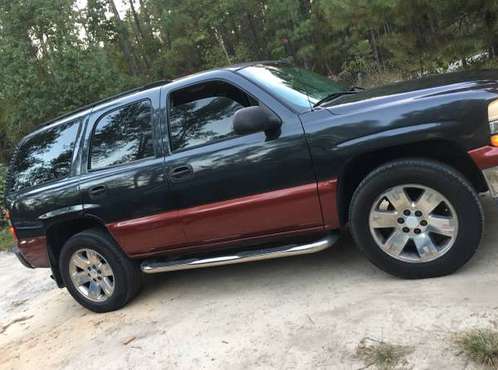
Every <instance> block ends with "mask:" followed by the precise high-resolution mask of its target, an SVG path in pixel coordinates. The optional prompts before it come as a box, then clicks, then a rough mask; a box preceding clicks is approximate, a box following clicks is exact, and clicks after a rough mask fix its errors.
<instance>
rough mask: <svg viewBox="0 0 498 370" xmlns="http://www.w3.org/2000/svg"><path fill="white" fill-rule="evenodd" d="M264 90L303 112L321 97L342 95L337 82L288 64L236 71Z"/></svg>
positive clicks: (258, 66) (260, 66)
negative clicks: (264, 88)
mask: <svg viewBox="0 0 498 370" xmlns="http://www.w3.org/2000/svg"><path fill="white" fill-rule="evenodd" d="M238 72H239V73H241V74H242V75H244V76H246V77H247V78H249V79H250V80H252V81H254V82H256V83H257V84H258V85H260V86H263V87H266V88H267V90H268V91H270V92H272V93H273V94H274V95H276V97H277V98H280V99H281V100H283V101H284V102H285V103H287V104H288V105H290V106H291V107H293V108H294V109H296V110H297V111H299V112H303V111H307V110H309V109H310V108H312V107H313V105H314V104H316V103H317V102H319V101H320V100H322V99H323V98H325V97H327V96H329V95H331V94H335V93H340V92H344V91H345V89H344V88H343V87H342V86H341V85H339V84H338V83H336V82H334V81H332V80H330V79H328V78H327V77H324V76H321V75H319V74H317V73H314V72H311V71H307V70H305V69H301V68H297V67H293V66H290V65H278V64H275V65H267V64H265V65H263V64H260V65H254V66H249V67H245V68H243V69H241V70H239V71H238Z"/></svg>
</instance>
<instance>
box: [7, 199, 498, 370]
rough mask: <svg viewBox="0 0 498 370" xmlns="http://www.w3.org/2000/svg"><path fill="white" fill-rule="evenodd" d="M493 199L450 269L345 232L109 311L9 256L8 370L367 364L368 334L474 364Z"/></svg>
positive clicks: (164, 284) (198, 275) (492, 236)
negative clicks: (86, 304)
mask: <svg viewBox="0 0 498 370" xmlns="http://www.w3.org/2000/svg"><path fill="white" fill-rule="evenodd" d="M483 203H484V208H485V212H486V218H487V220H486V229H485V235H484V239H483V241H482V244H481V247H480V249H479V251H478V253H477V255H476V256H475V257H474V258H473V259H472V260H471V262H470V263H468V264H467V265H466V266H465V267H464V268H463V269H461V270H460V271H459V272H457V273H456V274H454V275H452V276H448V277H444V278H437V279H429V280H419V281H404V280H400V279H396V278H393V277H391V276H388V275H386V274H385V273H383V272H381V271H379V270H378V269H376V268H375V267H374V266H372V265H371V264H370V263H369V262H368V261H367V260H366V259H365V258H364V257H363V256H362V255H361V254H360V253H359V252H358V251H357V250H356V249H355V248H354V247H353V244H352V241H351V239H350V238H349V237H345V238H343V239H342V241H340V242H339V243H338V244H337V245H336V246H335V247H333V248H332V249H330V250H328V251H325V252H323V253H320V254H316V255H310V256H301V257H299V256H298V257H294V258H284V259H279V260H272V261H265V262H257V263H251V264H244V265H234V266H225V267H217V268H211V269H204V270H192V271H181V272H175V273H168V274H161V275H155V276H153V277H151V278H148V279H147V280H146V284H145V288H144V290H143V292H142V294H141V295H140V296H139V297H138V298H137V299H135V300H134V301H133V302H132V303H131V304H130V305H129V306H127V307H126V308H124V309H122V310H120V311H118V312H113V313H108V314H100V315H99V314H94V313H91V312H89V311H86V310H85V309H83V308H82V307H80V306H79V305H78V304H76V303H75V302H74V301H73V300H72V298H71V297H70V296H69V294H67V292H66V291H65V290H60V289H57V288H56V286H55V284H54V283H53V282H52V281H51V279H49V271H48V270H44V269H40V270H29V269H26V268H24V267H23V266H21V264H19V263H18V261H17V260H16V259H15V257H14V256H13V255H11V254H7V253H3V254H1V255H0V289H1V290H0V291H1V293H0V369H76V368H77V369H101V368H105V369H125V368H136V369H156V368H158V369H172V368H179V369H247V368H251V369H252V368H262V369H269V368H276V369H294V368H300V369H312V368H315V369H321V368H324V369H359V368H362V367H364V366H365V364H363V363H362V362H361V361H360V360H358V359H357V358H356V357H355V355H354V353H355V349H356V347H357V346H358V344H359V342H360V341H361V340H362V339H363V338H365V337H373V338H377V339H381V340H384V341H386V342H389V343H394V344H402V345H409V346H413V348H414V351H413V352H412V353H411V354H410V355H409V356H408V357H407V360H408V367H409V368H414V369H474V368H476V366H475V365H473V364H472V363H468V362H467V361H466V359H465V358H464V356H463V355H462V354H460V353H458V350H457V349H455V346H454V343H453V338H454V335H455V333H458V332H460V331H462V330H465V329H468V328H481V327H491V328H498V245H497V242H496V241H497V240H498V211H497V210H496V208H495V206H494V203H493V202H492V201H491V200H490V199H487V198H484V202H483Z"/></svg>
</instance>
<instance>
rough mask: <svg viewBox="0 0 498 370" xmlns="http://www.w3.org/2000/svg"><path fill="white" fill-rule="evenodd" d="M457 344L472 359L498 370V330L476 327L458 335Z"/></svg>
mask: <svg viewBox="0 0 498 370" xmlns="http://www.w3.org/2000/svg"><path fill="white" fill-rule="evenodd" d="M456 342H457V345H458V347H459V348H460V349H461V350H462V352H463V353H464V354H465V355H466V356H467V357H468V358H470V359H471V360H473V361H475V362H477V363H479V364H481V365H484V366H486V367H488V368H490V369H497V370H498V332H497V331H495V330H491V329H476V330H470V331H467V332H464V333H463V334H460V335H459V336H458V337H457V340H456Z"/></svg>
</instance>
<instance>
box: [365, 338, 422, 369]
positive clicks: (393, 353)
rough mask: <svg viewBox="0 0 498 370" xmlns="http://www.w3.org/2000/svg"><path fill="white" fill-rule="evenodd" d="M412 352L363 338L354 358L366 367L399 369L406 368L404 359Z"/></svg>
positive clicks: (405, 347)
mask: <svg viewBox="0 0 498 370" xmlns="http://www.w3.org/2000/svg"><path fill="white" fill-rule="evenodd" d="M412 351H413V349H412V348H411V347H408V346H400V345H397V344H390V343H386V342H384V341H381V340H376V339H373V338H363V339H362V340H361V342H360V344H359V345H358V347H357V348H356V356H357V357H358V358H360V359H361V360H362V361H363V362H364V363H365V365H366V367H365V368H369V367H372V366H374V367H375V368H376V369H380V370H392V369H400V368H402V367H403V366H405V367H406V366H407V365H408V362H407V361H406V359H405V357H406V356H407V355H408V354H410V353H411V352H412Z"/></svg>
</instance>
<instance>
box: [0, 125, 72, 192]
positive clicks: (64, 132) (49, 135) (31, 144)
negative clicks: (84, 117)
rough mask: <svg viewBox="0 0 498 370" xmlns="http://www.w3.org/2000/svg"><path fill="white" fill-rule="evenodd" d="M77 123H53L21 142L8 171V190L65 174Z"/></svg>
mask: <svg viewBox="0 0 498 370" xmlns="http://www.w3.org/2000/svg"><path fill="white" fill-rule="evenodd" d="M79 123H80V120H75V121H70V122H66V123H63V124H60V125H57V126H55V127H51V128H49V129H45V130H43V131H40V132H39V133H37V134H35V135H34V136H32V137H31V138H29V139H28V140H27V141H25V142H24V143H23V144H22V145H21V146H20V147H19V150H18V151H17V153H16V158H15V159H14V162H13V167H12V168H11V172H10V174H9V177H10V184H11V185H10V190H13V191H19V190H21V189H24V188H27V187H31V186H36V185H40V184H43V183H46V182H49V181H52V180H55V179H58V178H61V177H65V176H68V175H69V173H70V172H71V162H72V157H73V150H74V143H75V141H76V135H77V133H78V127H79Z"/></svg>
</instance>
